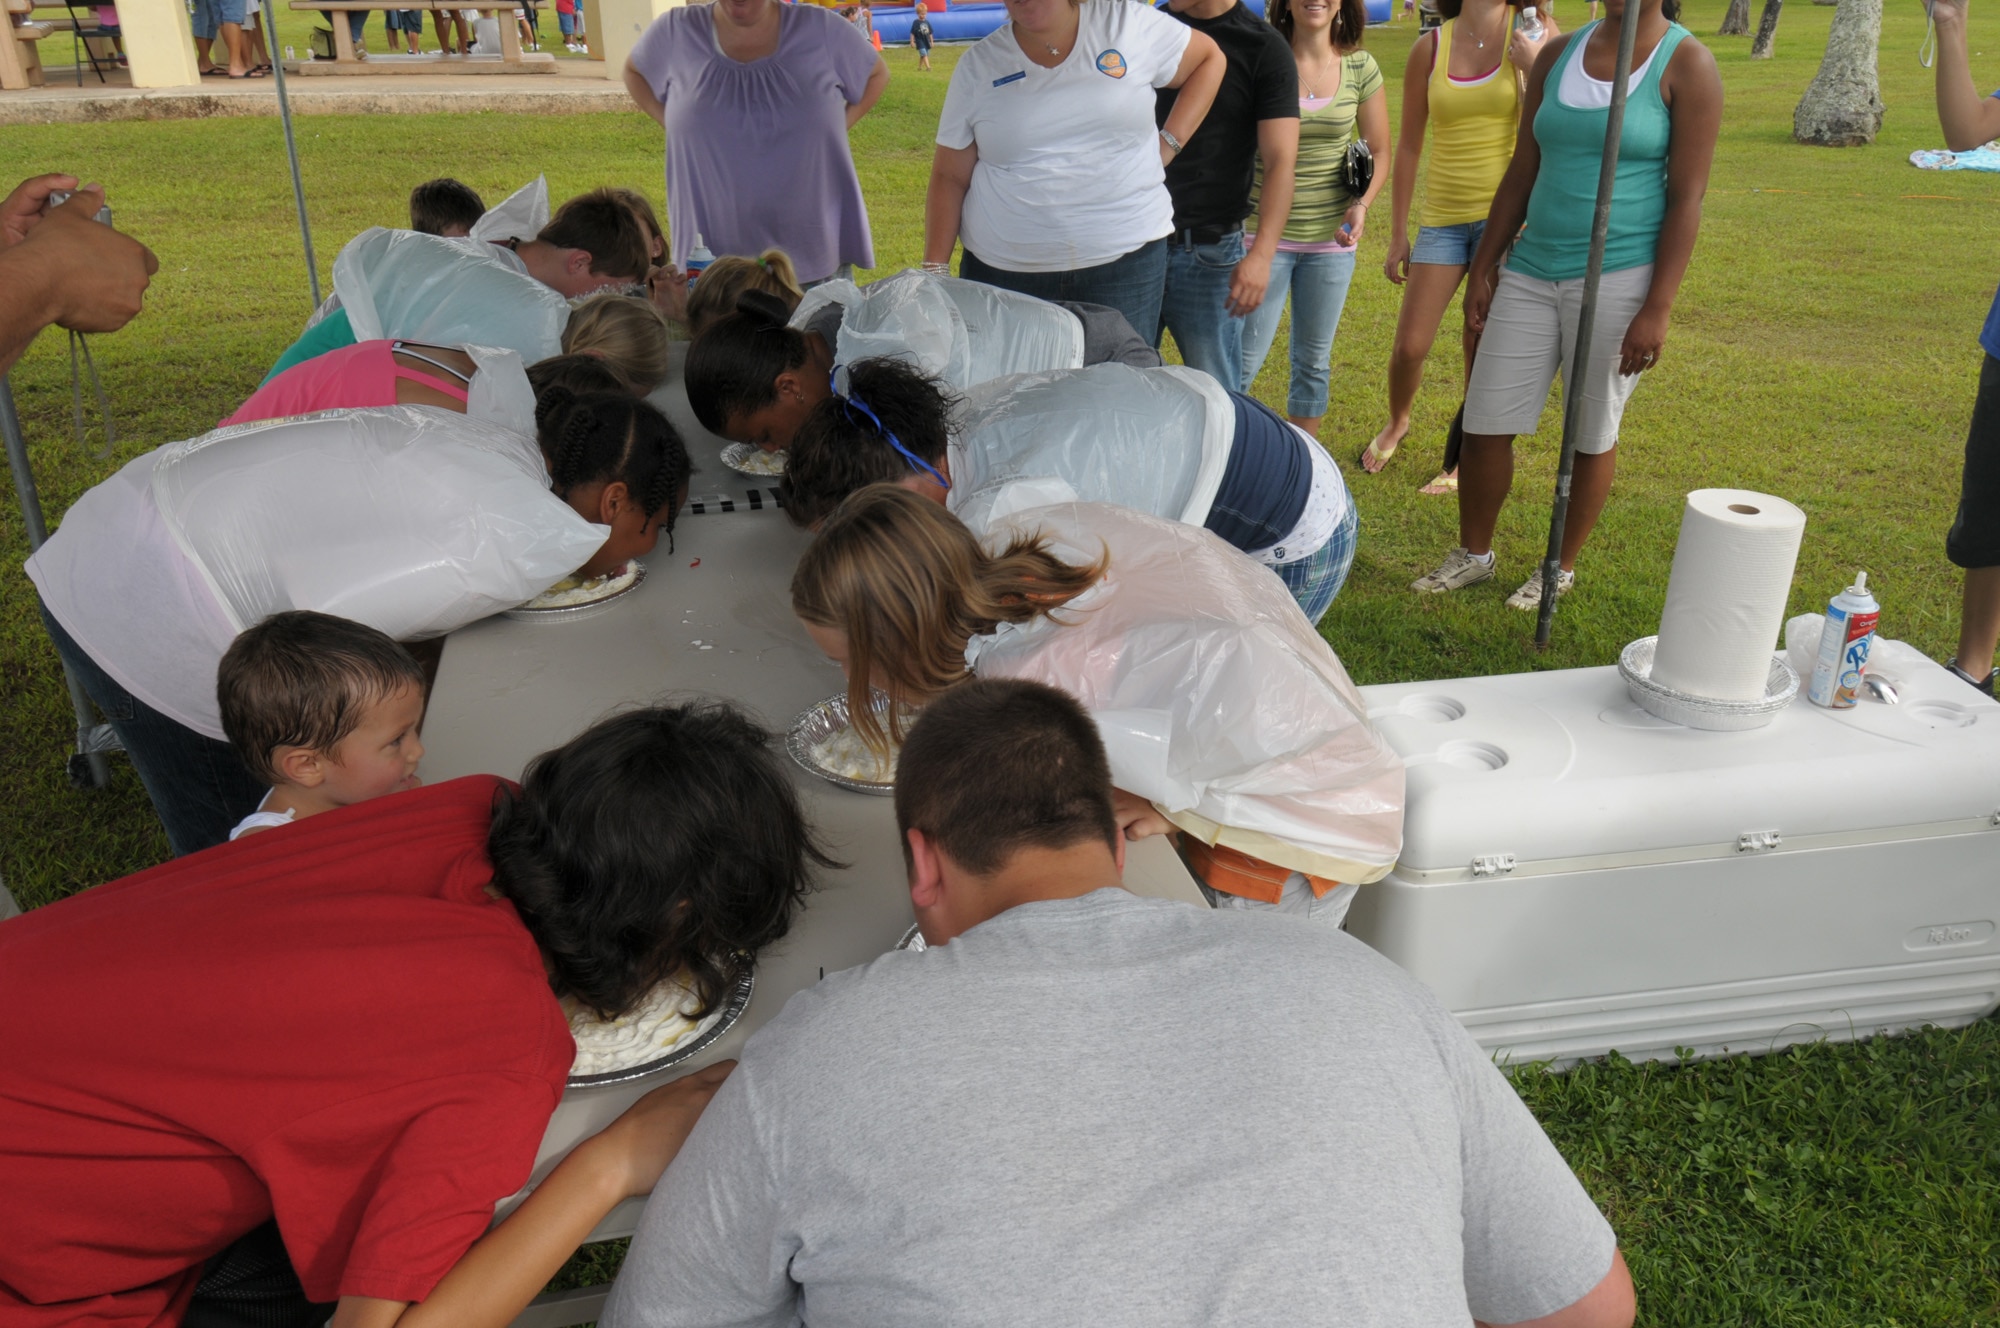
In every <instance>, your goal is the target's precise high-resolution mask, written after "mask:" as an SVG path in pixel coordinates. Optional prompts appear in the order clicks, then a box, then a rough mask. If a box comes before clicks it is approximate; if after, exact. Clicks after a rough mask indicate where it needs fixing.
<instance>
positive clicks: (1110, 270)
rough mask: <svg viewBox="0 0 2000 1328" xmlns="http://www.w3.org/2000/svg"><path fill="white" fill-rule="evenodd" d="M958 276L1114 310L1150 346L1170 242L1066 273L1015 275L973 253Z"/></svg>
mask: <svg viewBox="0 0 2000 1328" xmlns="http://www.w3.org/2000/svg"><path fill="white" fill-rule="evenodd" d="M958 275H959V276H961V277H964V278H965V279H966V280H967V281H983V282H985V283H986V284H987V285H989V286H998V287H999V288H1000V289H1001V290H1010V291H1019V292H1020V293H1021V294H1023V295H1033V296H1035V297H1037V298H1038V299H1043V300H1073V301H1076V302H1078V303H1082V304H1104V305H1109V306H1110V307H1111V308H1113V309H1116V310H1117V311H1118V312H1119V313H1121V314H1124V315H1125V321H1126V322H1128V323H1130V324H1131V325H1132V330H1133V331H1135V332H1137V333H1138V334H1139V335H1140V336H1141V337H1142V338H1144V339H1145V341H1146V342H1147V344H1148V345H1150V344H1152V343H1153V342H1155V341H1157V340H1158V339H1159V334H1158V332H1157V330H1156V329H1158V327H1159V326H1160V296H1161V295H1162V294H1163V293H1164V292H1165V291H1166V286H1167V242H1166V239H1165V237H1162V238H1160V239H1157V240H1154V241H1152V242H1151V243H1149V244H1142V245H1140V246H1139V247H1138V248H1137V249H1134V250H1133V251H1132V252H1131V253H1129V254H1124V255H1122V256H1120V257H1118V258H1114V259H1112V260H1111V261H1110V262H1109V263H1099V264H1098V265H1097V266H1096V267H1079V268H1071V269H1069V270H1068V271H1066V272H1009V271H1006V270H1005V269H1003V268H997V267H991V266H989V265H987V264H985V263H982V262H980V261H979V256H978V255H977V254H975V253H973V252H972V251H971V250H970V249H967V250H964V251H963V252H962V253H961V254H960V255H959V259H958Z"/></svg>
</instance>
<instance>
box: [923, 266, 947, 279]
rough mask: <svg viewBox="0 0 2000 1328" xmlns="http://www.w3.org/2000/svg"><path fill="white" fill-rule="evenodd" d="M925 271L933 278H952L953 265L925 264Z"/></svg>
mask: <svg viewBox="0 0 2000 1328" xmlns="http://www.w3.org/2000/svg"><path fill="white" fill-rule="evenodd" d="M923 270H924V271H925V272H926V273H927V274H929V275H930V276H933V277H948V276H950V275H951V264H949V263H925V264H924V265H923Z"/></svg>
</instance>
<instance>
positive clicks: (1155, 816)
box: [1111, 788, 1176, 839]
mask: <svg viewBox="0 0 2000 1328" xmlns="http://www.w3.org/2000/svg"><path fill="white" fill-rule="evenodd" d="M1111 814H1112V816H1113V817H1114V818H1116V819H1117V821H1118V833H1120V834H1122V835H1124V836H1125V838H1127V839H1145V838H1147V837H1148V836H1151V835H1170V834H1172V833H1173V832H1174V830H1175V829H1176V827H1175V825H1174V823H1173V822H1172V821H1169V820H1168V819H1167V818H1166V817H1164V816H1162V815H1160V813H1159V812H1158V811H1157V810H1155V809H1154V807H1153V804H1152V803H1150V802H1148V801H1146V799H1144V798H1142V797H1140V796H1139V795H1138V794H1136V793H1127V792H1126V791H1125V790H1124V789H1121V788H1115V789H1112V790H1111Z"/></svg>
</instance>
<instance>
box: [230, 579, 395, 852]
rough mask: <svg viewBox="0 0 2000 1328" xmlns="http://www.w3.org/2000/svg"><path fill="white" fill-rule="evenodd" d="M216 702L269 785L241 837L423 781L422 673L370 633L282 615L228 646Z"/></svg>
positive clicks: (312, 617) (317, 618)
mask: <svg viewBox="0 0 2000 1328" xmlns="http://www.w3.org/2000/svg"><path fill="white" fill-rule="evenodd" d="M215 695H216V701H217V702H218V703H219V704H220V706H221V709H222V729H223V732H225V733H227V734H228V735H229V742H230V745H231V746H233V747H234V748H235V749H236V754H237V755H238V756H240V757H242V758H243V764H244V765H246V766H248V767H249V768H250V773H251V774H253V775H256V776H257V777H258V778H259V779H264V780H268V781H270V785H271V791H270V792H269V793H266V794H265V795H264V800H263V801H262V802H260V803H258V804H257V810H256V811H254V812H252V813H250V815H248V816H246V817H244V818H243V820H242V821H241V822H239V823H238V824H237V826H236V828H235V829H234V830H232V831H230V832H229V837H230V839H232V840H235V839H240V838H242V837H243V836H244V835H251V834H256V833H257V832H259V831H261V830H269V829H272V828H273V827H275V826H280V825H289V824H291V823H292V822H293V821H296V820H303V819H304V818H305V817H308V816H317V815H319V814H320V813H321V812H330V811H332V810H334V809H335V808H337V807H346V806H349V805H351V804H353V803H357V802H365V801H367V800H368V799H370V798H380V797H383V796H386V795H387V794H390V793H401V792H402V791H403V790H404V789H411V788H415V787H417V785H419V784H420V783H422V782H423V781H422V780H420V779H418V778H417V763H418V762H419V761H421V760H423V758H424V744H423V741H422V740H421V739H420V738H418V736H417V728H418V726H419V725H420V724H422V723H423V718H424V695H425V689H424V672H423V669H422V668H421V667H420V666H419V665H418V664H417V661H416V660H415V659H414V658H413V657H412V656H411V655H410V652H409V651H407V650H405V649H403V647H402V646H400V645H398V644H396V642H394V641H393V640H391V639H390V638H389V637H387V636H385V635H384V634H383V633H381V632H378V631H376V630H375V629H374V628H373V627H367V626H363V625H362V624H361V623H358V622H350V621H349V620H347V619H346V618H336V617H334V616H333V615H331V614H326V613H313V612H310V611H308V610H295V611H293V612H291V613H277V614H273V615H272V616H270V617H269V618H266V619H265V620H264V621H263V622H260V623H258V624H257V625H256V626H255V627H252V628H251V629H250V630H248V631H246V632H244V633H243V634H242V635H241V636H238V637H237V638H236V640H235V641H233V642H231V643H230V646H229V649H228V651H227V652H226V653H224V655H223V656H222V664H221V666H220V667H219V668H218V669H217V670H216V679H215Z"/></svg>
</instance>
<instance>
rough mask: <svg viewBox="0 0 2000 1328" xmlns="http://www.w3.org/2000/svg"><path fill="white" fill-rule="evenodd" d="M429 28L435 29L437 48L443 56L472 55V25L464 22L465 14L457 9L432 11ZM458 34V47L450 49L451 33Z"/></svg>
mask: <svg viewBox="0 0 2000 1328" xmlns="http://www.w3.org/2000/svg"><path fill="white" fill-rule="evenodd" d="M431 26H432V27H434V28H435V29H437V39H438V47H439V50H440V53H441V54H444V55H471V54H472V25H471V24H470V23H468V22H466V19H465V13H464V11H463V10H458V9H433V10H432V11H431ZM453 32H456V33H457V34H458V46H457V48H456V49H453V47H452V33H453Z"/></svg>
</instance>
